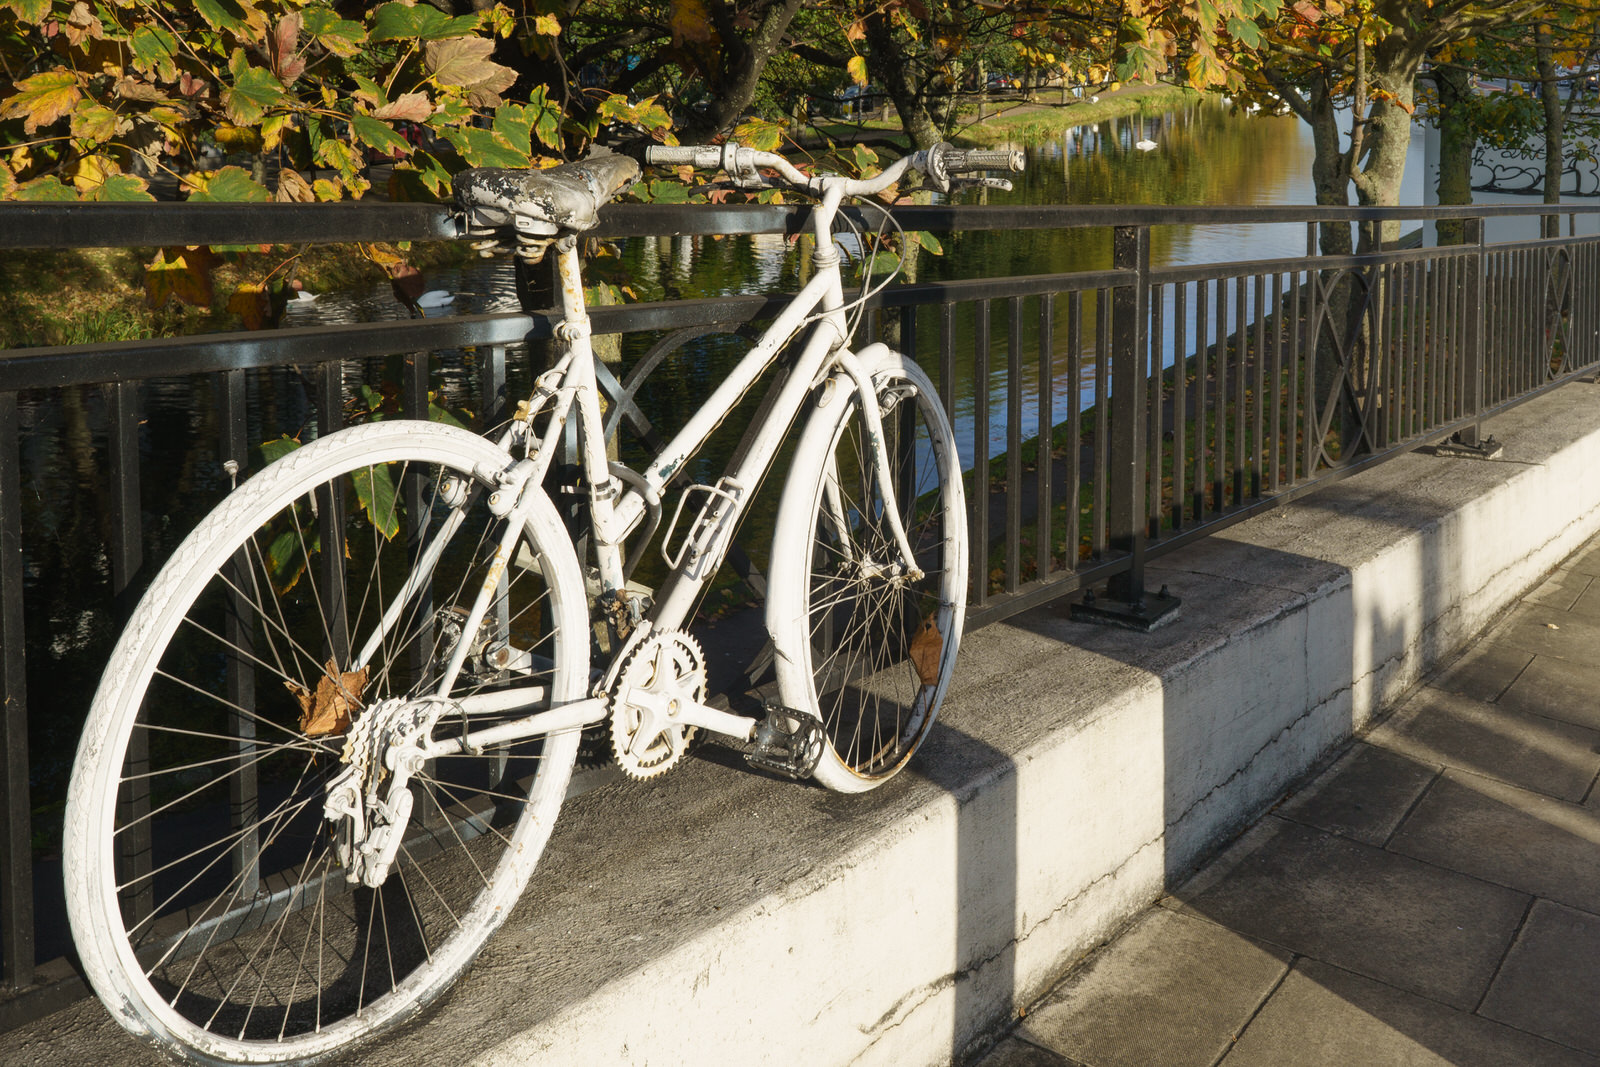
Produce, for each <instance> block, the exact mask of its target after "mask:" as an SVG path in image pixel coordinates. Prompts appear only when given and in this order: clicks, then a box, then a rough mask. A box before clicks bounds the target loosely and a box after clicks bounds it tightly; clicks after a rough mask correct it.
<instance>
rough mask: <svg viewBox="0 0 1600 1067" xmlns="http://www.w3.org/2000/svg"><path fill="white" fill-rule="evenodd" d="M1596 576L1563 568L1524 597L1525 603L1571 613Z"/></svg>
mask: <svg viewBox="0 0 1600 1067" xmlns="http://www.w3.org/2000/svg"><path fill="white" fill-rule="evenodd" d="M1594 580H1595V576H1594V575H1592V574H1585V573H1583V572H1582V571H1575V570H1572V569H1571V568H1568V567H1562V568H1560V569H1559V570H1557V571H1556V572H1555V573H1553V574H1551V575H1550V576H1549V577H1548V578H1546V579H1545V580H1544V581H1542V582H1540V583H1539V584H1538V585H1536V586H1534V587H1533V589H1532V590H1530V591H1529V592H1528V594H1527V595H1526V596H1524V597H1523V598H1522V599H1523V602H1524V603H1533V604H1543V605H1546V606H1548V607H1552V608H1557V609H1559V610H1561V611H1571V610H1572V606H1573V605H1574V604H1576V603H1577V602H1578V599H1579V598H1580V597H1582V596H1583V594H1584V593H1586V592H1587V591H1588V589H1589V586H1590V585H1592V584H1593V583H1594Z"/></svg>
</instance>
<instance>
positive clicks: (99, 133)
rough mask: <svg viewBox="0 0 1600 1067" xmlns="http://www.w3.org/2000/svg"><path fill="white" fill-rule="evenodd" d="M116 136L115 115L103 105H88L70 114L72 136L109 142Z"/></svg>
mask: <svg viewBox="0 0 1600 1067" xmlns="http://www.w3.org/2000/svg"><path fill="white" fill-rule="evenodd" d="M116 135H117V113H116V112H115V111H112V110H111V109H110V108H109V107H106V106H105V105H103V104H89V105H86V106H84V107H80V108H78V109H77V110H76V111H74V112H73V113H72V136H74V137H77V138H81V139H82V140H85V141H109V140H111V138H113V137H115V136H116Z"/></svg>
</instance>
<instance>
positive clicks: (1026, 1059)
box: [983, 1037, 1089, 1067]
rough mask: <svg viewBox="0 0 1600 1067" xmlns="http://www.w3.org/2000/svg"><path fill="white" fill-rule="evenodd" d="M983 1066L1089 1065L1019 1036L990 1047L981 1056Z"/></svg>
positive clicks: (1077, 1066) (1069, 1066)
mask: <svg viewBox="0 0 1600 1067" xmlns="http://www.w3.org/2000/svg"><path fill="white" fill-rule="evenodd" d="M983 1067H1089V1065H1087V1064H1085V1063H1083V1061H1081V1060H1072V1059H1068V1058H1067V1057H1065V1056H1063V1055H1061V1054H1060V1053H1059V1052H1051V1051H1050V1050H1049V1049H1046V1048H1040V1047H1039V1046H1038V1045H1034V1044H1031V1043H1029V1042H1027V1041H1023V1040H1021V1039H1020V1038H1016V1037H1008V1038H1006V1039H1005V1040H1003V1041H1001V1042H1000V1043H999V1044H997V1045H995V1047H994V1048H992V1049H990V1050H989V1052H988V1054H987V1055H985V1056H984V1058H983Z"/></svg>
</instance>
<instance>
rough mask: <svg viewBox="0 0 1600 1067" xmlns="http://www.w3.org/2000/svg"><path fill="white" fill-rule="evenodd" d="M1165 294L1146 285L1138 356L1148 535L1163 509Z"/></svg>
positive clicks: (1157, 528)
mask: <svg viewBox="0 0 1600 1067" xmlns="http://www.w3.org/2000/svg"><path fill="white" fill-rule="evenodd" d="M1165 313H1166V297H1165V296H1164V295H1163V292H1162V289H1161V287H1159V286H1154V285H1153V286H1151V287H1150V343H1149V344H1148V345H1147V346H1146V350H1145V351H1144V352H1141V353H1139V358H1140V359H1141V360H1143V361H1144V362H1145V365H1146V366H1145V378H1146V382H1147V384H1148V387H1149V394H1150V396H1149V399H1148V400H1147V401H1146V407H1145V445H1144V457H1145V458H1144V462H1145V480H1146V482H1147V483H1148V489H1147V490H1146V493H1145V496H1146V508H1145V517H1146V519H1147V525H1148V527H1149V536H1150V537H1151V538H1152V539H1154V538H1159V537H1160V536H1161V515H1162V512H1163V510H1164V508H1163V497H1164V495H1165V494H1164V492H1163V489H1164V486H1163V485H1162V478H1161V472H1162V469H1163V467H1164V462H1163V461H1164V457H1163V456H1162V454H1161V433H1162V430H1163V428H1164V427H1165V426H1166V415H1165V413H1164V412H1163V411H1162V403H1161V400H1162V393H1163V389H1162V383H1163V381H1164V378H1165V368H1164V367H1163V366H1162V364H1163V363H1164V362H1165V358H1164V357H1165V353H1166V314H1165Z"/></svg>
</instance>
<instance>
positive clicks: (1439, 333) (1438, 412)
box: [1428, 259, 1446, 428]
mask: <svg viewBox="0 0 1600 1067" xmlns="http://www.w3.org/2000/svg"><path fill="white" fill-rule="evenodd" d="M1429 266H1430V268H1431V269H1430V270H1429V271H1428V277H1429V281H1430V284H1429V286H1428V334H1429V337H1430V339H1431V341H1432V343H1431V344H1430V345H1429V346H1428V375H1429V390H1428V395H1429V397H1430V399H1431V401H1432V416H1431V417H1430V419H1429V422H1428V425H1429V427H1430V428H1431V427H1434V426H1438V425H1439V424H1440V423H1442V422H1444V368H1445V362H1446V360H1445V352H1444V330H1443V329H1442V327H1443V325H1444V314H1445V311H1444V304H1445V293H1444V277H1443V274H1444V272H1443V270H1442V269H1441V268H1442V264H1441V263H1440V262H1439V261H1438V260H1437V259H1435V260H1432V261H1430V264H1429Z"/></svg>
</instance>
